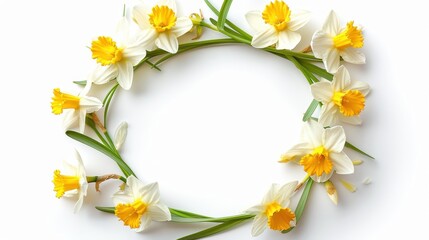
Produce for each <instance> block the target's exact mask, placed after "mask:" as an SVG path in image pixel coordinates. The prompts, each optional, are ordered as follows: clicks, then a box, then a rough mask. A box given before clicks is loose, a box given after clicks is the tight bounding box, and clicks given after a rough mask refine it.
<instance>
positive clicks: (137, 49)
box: [90, 18, 146, 90]
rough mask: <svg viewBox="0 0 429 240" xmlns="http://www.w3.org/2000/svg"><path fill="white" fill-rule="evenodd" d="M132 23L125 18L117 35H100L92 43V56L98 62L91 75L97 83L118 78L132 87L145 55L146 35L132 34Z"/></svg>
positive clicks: (127, 87)
mask: <svg viewBox="0 0 429 240" xmlns="http://www.w3.org/2000/svg"><path fill="white" fill-rule="evenodd" d="M131 30H132V29H131V25H130V23H129V22H128V21H127V20H126V19H125V18H123V19H122V20H121V21H120V22H119V24H118V26H117V28H116V35H115V36H114V37H110V36H99V37H98V38H97V39H95V40H94V41H92V43H91V48H90V49H91V52H92V58H93V59H94V60H95V61H96V62H97V63H98V65H97V67H96V68H95V70H94V72H93V73H92V75H91V77H90V81H92V82H94V83H95V84H104V83H107V82H109V81H110V80H112V79H114V78H116V81H118V83H119V85H121V87H122V88H124V89H127V90H128V89H130V88H131V85H132V83H133V77H134V69H133V67H134V66H135V65H137V64H138V63H139V62H140V61H141V60H142V59H143V58H144V57H145V56H146V48H145V46H144V44H143V43H144V37H143V36H142V35H141V34H140V33H135V34H132V31H131Z"/></svg>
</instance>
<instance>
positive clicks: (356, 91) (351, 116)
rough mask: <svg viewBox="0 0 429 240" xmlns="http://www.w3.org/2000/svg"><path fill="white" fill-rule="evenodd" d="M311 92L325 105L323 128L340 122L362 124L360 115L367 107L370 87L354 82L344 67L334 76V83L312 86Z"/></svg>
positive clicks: (321, 119) (323, 107)
mask: <svg viewBox="0 0 429 240" xmlns="http://www.w3.org/2000/svg"><path fill="white" fill-rule="evenodd" d="M311 92H312V94H313V97H314V99H316V100H317V101H320V102H322V103H323V106H322V109H321V111H320V117H319V122H320V123H321V124H323V126H333V125H335V124H337V123H338V122H340V121H341V122H346V123H349V124H354V125H358V124H361V122H362V121H361V119H360V117H359V114H360V113H361V112H362V110H363V109H364V107H365V97H366V95H367V94H368V93H369V85H368V84H367V83H365V82H361V81H352V80H351V79H350V74H349V72H348V71H347V69H346V68H345V67H344V66H341V67H340V68H339V69H338V71H337V72H336V73H335V74H334V78H333V80H332V82H329V81H327V80H323V81H320V82H318V83H314V84H313V85H311Z"/></svg>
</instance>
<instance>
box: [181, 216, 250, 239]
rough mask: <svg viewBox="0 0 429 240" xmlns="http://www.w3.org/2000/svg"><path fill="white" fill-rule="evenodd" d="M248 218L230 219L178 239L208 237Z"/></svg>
mask: <svg viewBox="0 0 429 240" xmlns="http://www.w3.org/2000/svg"><path fill="white" fill-rule="evenodd" d="M246 220H247V219H241V220H237V221H230V222H225V223H221V224H219V225H216V226H214V227H210V228H207V229H205V230H202V231H200V232H197V233H194V234H191V235H188V236H185V237H182V238H179V239H177V240H195V239H200V238H204V237H208V236H211V235H214V234H217V233H220V232H224V231H226V230H228V229H231V228H233V227H235V226H237V225H239V224H240V223H243V222H245V221H246Z"/></svg>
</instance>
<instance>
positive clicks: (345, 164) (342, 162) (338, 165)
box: [329, 152, 354, 174]
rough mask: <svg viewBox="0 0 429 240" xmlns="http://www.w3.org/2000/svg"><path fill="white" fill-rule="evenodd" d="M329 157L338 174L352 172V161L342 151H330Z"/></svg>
mask: <svg viewBox="0 0 429 240" xmlns="http://www.w3.org/2000/svg"><path fill="white" fill-rule="evenodd" d="M329 158H330V159H331V161H332V163H333V164H334V168H335V172H337V173H338V174H352V173H353V172H354V166H353V162H352V160H351V159H350V158H349V157H348V156H347V155H346V154H345V153H344V152H340V153H336V152H331V153H329Z"/></svg>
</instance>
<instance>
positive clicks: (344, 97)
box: [332, 90, 365, 117]
mask: <svg viewBox="0 0 429 240" xmlns="http://www.w3.org/2000/svg"><path fill="white" fill-rule="evenodd" d="M332 101H333V102H334V103H335V105H337V106H338V107H339V109H340V112H341V113H342V114H343V115H344V116H346V117H351V116H356V115H359V113H360V112H362V110H363V109H364V107H365V96H364V95H363V94H362V93H361V92H360V91H359V90H347V91H345V92H335V93H334V96H332Z"/></svg>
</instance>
